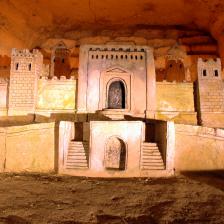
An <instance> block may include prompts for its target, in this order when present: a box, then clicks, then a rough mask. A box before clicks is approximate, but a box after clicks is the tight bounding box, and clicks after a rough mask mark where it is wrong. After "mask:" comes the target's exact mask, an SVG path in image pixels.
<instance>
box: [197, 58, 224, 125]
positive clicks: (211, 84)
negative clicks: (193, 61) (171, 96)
mask: <svg viewBox="0 0 224 224" xmlns="http://www.w3.org/2000/svg"><path fill="white" fill-rule="evenodd" d="M198 88H199V103H200V115H201V123H202V125H203V126H208V127H224V120H223V118H224V82H223V80H222V75H221V60H220V59H219V58H218V59H216V60H213V59H210V60H208V61H203V60H202V59H199V60H198ZM216 113H217V116H216Z"/></svg>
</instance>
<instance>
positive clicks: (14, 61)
mask: <svg viewBox="0 0 224 224" xmlns="http://www.w3.org/2000/svg"><path fill="white" fill-rule="evenodd" d="M42 67H43V55H42V54H41V53H40V52H39V51H38V50H33V52H30V51H29V50H27V49H24V50H17V49H13V50H12V54H11V70H10V85H9V105H8V115H27V114H29V113H31V114H33V113H34V112H35V105H36V99H37V84H38V79H39V77H40V76H41V74H42Z"/></svg>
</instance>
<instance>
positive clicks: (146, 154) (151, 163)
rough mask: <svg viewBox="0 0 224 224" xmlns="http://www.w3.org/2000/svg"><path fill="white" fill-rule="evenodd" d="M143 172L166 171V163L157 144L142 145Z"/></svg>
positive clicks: (147, 143) (144, 143) (146, 143)
mask: <svg viewBox="0 0 224 224" xmlns="http://www.w3.org/2000/svg"><path fill="white" fill-rule="evenodd" d="M141 170H145V171H149V170H165V166H164V162H163V159H162V156H161V153H160V151H159V148H158V146H157V144H156V143H149V142H143V143H142V147H141Z"/></svg>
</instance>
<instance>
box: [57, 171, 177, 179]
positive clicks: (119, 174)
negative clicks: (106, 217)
mask: <svg viewBox="0 0 224 224" xmlns="http://www.w3.org/2000/svg"><path fill="white" fill-rule="evenodd" d="M60 174H65V175H72V176H86V177H102V178H131V177H155V178H157V177H169V176H172V175H174V172H173V171H169V170H152V171H140V170H139V171H129V172H127V171H93V170H90V169H86V170H68V169H64V170H63V169H62V170H60Z"/></svg>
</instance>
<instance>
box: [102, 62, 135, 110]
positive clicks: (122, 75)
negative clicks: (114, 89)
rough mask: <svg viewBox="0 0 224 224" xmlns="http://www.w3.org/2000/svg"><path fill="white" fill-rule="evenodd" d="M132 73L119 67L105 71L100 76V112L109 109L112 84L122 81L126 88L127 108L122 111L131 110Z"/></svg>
mask: <svg viewBox="0 0 224 224" xmlns="http://www.w3.org/2000/svg"><path fill="white" fill-rule="evenodd" d="M132 78H133V76H132V73H131V72H129V71H127V70H125V69H123V68H120V67H118V66H114V67H111V68H109V69H106V70H105V71H103V72H102V73H101V75H100V100H99V110H104V109H108V92H109V87H110V85H111V83H113V82H115V81H120V82H122V83H123V85H124V88H125V108H123V109H122V110H124V111H127V112H128V111H130V110H131V90H132Z"/></svg>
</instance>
